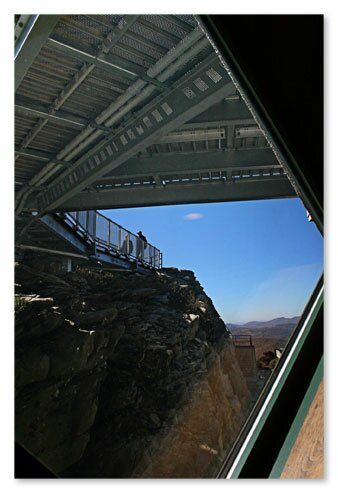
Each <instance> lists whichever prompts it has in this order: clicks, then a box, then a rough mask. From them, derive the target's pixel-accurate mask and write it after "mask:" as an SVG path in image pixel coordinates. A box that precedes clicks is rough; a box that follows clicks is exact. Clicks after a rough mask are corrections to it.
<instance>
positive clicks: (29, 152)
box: [15, 146, 72, 168]
mask: <svg viewBox="0 0 338 493" xmlns="http://www.w3.org/2000/svg"><path fill="white" fill-rule="evenodd" d="M15 154H17V155H19V156H26V157H31V158H34V159H36V160H38V161H51V160H53V162H54V163H56V164H61V165H62V166H66V167H68V168H69V166H71V165H72V161H62V160H61V159H56V157H55V156H54V154H51V153H50V152H43V151H38V150H35V149H27V148H24V149H20V148H19V147H18V146H15Z"/></svg>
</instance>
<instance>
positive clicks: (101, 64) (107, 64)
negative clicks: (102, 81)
mask: <svg viewBox="0 0 338 493" xmlns="http://www.w3.org/2000/svg"><path fill="white" fill-rule="evenodd" d="M47 46H48V47H49V48H53V49H55V50H56V51H59V52H60V53H63V54H64V55H67V56H70V57H73V58H76V59H77V60H81V61H83V62H85V63H90V64H93V65H95V66H96V67H98V68H100V69H101V70H105V71H108V72H111V73H113V74H116V75H119V76H120V77H121V76H122V77H125V78H127V79H130V80H132V81H135V80H136V79H142V80H144V81H145V82H148V83H149V84H152V85H154V86H156V87H158V88H159V89H160V90H161V91H163V90H165V89H167V88H168V86H167V84H164V83H162V82H159V81H158V80H156V79H153V78H151V77H148V76H147V75H146V74H145V73H140V72H139V71H138V70H136V71H135V70H133V71H132V70H128V69H127V68H124V67H121V66H120V65H116V64H115V63H114V62H113V60H112V58H111V55H109V54H107V55H106V54H105V55H102V56H101V57H97V56H95V55H91V54H90V53H87V52H84V51H82V50H79V49H78V48H74V47H73V46H70V45H67V44H65V43H61V42H60V41H57V40H55V39H51V38H50V39H49V40H48V42H47ZM133 69H134V67H133Z"/></svg>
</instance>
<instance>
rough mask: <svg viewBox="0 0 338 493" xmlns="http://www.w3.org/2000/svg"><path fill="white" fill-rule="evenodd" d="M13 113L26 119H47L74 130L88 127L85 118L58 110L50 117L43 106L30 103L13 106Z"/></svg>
mask: <svg viewBox="0 0 338 493" xmlns="http://www.w3.org/2000/svg"><path fill="white" fill-rule="evenodd" d="M15 112H16V113H17V114H19V115H23V116H28V117H32V116H33V117H35V118H49V120H50V121H51V122H53V123H56V124H59V125H64V126H65V127H70V128H74V129H75V130H82V129H83V128H84V127H85V126H86V125H88V120H87V119H86V118H81V117H78V116H76V115H71V114H69V113H66V112H64V111H60V110H58V112H57V114H55V115H52V114H50V113H49V112H48V109H47V108H45V107H44V106H41V105H39V104H35V103H32V102H29V103H26V102H22V103H21V102H19V103H18V104H16V105H15Z"/></svg>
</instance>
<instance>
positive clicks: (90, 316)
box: [15, 265, 249, 478]
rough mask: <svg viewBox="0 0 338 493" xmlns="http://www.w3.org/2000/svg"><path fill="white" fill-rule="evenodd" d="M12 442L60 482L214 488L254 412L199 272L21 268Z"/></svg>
mask: <svg viewBox="0 0 338 493" xmlns="http://www.w3.org/2000/svg"><path fill="white" fill-rule="evenodd" d="M15 308H16V374H15V376H16V439H17V441H18V442H19V443H20V444H21V445H22V446H24V447H25V448H27V449H28V450H29V451H31V452H32V453H33V454H35V455H36V456H37V457H38V458H39V459H40V460H41V461H42V462H43V463H45V464H46V465H48V467H49V468H51V469H52V470H53V471H54V472H56V473H57V474H58V475H60V476H64V477H189V478H193V477H210V476H212V475H214V474H215V472H216V471H217V469H218V468H219V465H220V464H221V462H222V459H223V458H224V457H225V456H226V454H227V452H228V451H229V449H230V447H231V445H232V443H233V441H234V439H235V437H236V436H237V434H238V432H239V430H240V427H241V426H242V424H243V421H244V419H245V417H246V415H247V412H248V406H249V394H248V390H247V387H246V384H245V380H244V378H243V375H242V373H241V370H240V368H239V366H238V363H237V360H236V357H235V354H234V347H233V344H232V341H231V338H230V336H229V332H228V331H227V329H226V327H225V325H224V323H223V322H222V320H221V319H220V317H219V315H218V313H217V312H216V310H215V308H214V307H213V304H212V302H211V300H210V299H209V298H208V297H207V296H206V294H205V293H204V291H203V288H202V287H201V285H200V284H199V282H198V281H197V280H196V278H195V276H194V274H193V272H191V271H184V270H181V271H180V270H177V269H163V270H162V271H161V272H158V273H150V274H149V275H144V274H143V275H142V274H139V273H136V272H127V271H126V272H122V271H121V272H116V271H114V272H111V271H104V270H95V269H88V268H78V269H77V270H76V271H75V272H72V273H63V274H61V273H59V274H50V273H48V272H42V271H41V270H39V269H37V268H36V267H35V268H32V267H29V266H28V265H17V266H16V295H15Z"/></svg>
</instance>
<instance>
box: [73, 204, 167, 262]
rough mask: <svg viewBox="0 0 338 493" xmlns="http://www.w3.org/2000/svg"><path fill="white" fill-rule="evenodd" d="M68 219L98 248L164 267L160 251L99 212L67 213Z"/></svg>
mask: <svg viewBox="0 0 338 493" xmlns="http://www.w3.org/2000/svg"><path fill="white" fill-rule="evenodd" d="M66 218H67V219H68V220H69V221H70V222H71V223H72V224H73V225H74V226H75V227H76V228H77V229H78V230H79V231H80V232H81V233H82V234H83V235H84V236H85V237H86V238H87V239H88V240H89V241H91V242H93V243H95V245H96V247H99V248H103V249H105V250H108V251H110V252H112V253H115V254H118V255H120V256H123V257H127V258H131V259H133V260H135V259H137V260H139V261H140V262H142V263H144V264H145V265H148V266H150V267H154V268H156V269H159V268H161V267H162V254H161V252H160V250H159V249H158V248H156V247H154V246H153V245H151V244H150V243H146V242H144V241H143V240H141V238H139V237H138V236H137V235H135V234H133V233H131V232H130V231H128V230H127V229H125V228H123V227H122V226H120V225H119V224H117V223H115V222H114V221H112V220H111V219H108V218H107V217H105V216H103V215H102V214H100V213H99V212H97V211H77V212H68V213H66Z"/></svg>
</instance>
